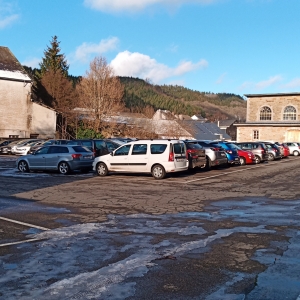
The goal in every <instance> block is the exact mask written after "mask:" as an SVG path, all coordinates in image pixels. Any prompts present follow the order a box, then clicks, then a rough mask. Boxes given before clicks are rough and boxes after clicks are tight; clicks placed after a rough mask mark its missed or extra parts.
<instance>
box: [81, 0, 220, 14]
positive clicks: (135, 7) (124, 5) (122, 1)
mask: <svg viewBox="0 0 300 300" xmlns="http://www.w3.org/2000/svg"><path fill="white" fill-rule="evenodd" d="M216 1H218V0H84V4H85V5H86V6H88V7H90V8H92V9H96V10H100V11H105V12H121V11H130V12H137V11H141V10H143V9H145V8H147V7H150V6H154V5H160V4H161V5H165V6H167V7H179V6H180V5H183V4H188V3H195V4H210V3H213V2H216Z"/></svg>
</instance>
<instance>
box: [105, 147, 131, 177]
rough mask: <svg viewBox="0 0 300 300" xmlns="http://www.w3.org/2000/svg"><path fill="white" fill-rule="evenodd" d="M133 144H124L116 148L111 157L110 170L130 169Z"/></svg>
mask: <svg viewBox="0 0 300 300" xmlns="http://www.w3.org/2000/svg"><path fill="white" fill-rule="evenodd" d="M131 146H132V145H130V144H127V145H124V146H122V147H120V148H118V149H117V150H115V151H114V152H113V153H112V155H111V157H110V158H109V164H110V168H109V169H110V170H112V171H126V172H127V171H128V156H129V151H130V148H131Z"/></svg>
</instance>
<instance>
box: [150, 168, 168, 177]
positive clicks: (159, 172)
mask: <svg viewBox="0 0 300 300" xmlns="http://www.w3.org/2000/svg"><path fill="white" fill-rule="evenodd" d="M151 174H152V176H153V177H154V178H155V179H158V180H159V179H164V178H165V177H166V171H165V169H164V167H163V166H161V165H154V166H153V167H152V170H151Z"/></svg>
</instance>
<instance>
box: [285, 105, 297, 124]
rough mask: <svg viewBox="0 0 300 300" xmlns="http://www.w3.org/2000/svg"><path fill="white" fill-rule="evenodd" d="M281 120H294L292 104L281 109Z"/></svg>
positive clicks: (294, 114) (294, 110) (294, 109)
mask: <svg viewBox="0 0 300 300" xmlns="http://www.w3.org/2000/svg"><path fill="white" fill-rule="evenodd" d="M283 120H285V121H287V120H291V121H293V120H296V108H295V107H294V106H287V107H286V108H285V109H284V111H283Z"/></svg>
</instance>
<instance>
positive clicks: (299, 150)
mask: <svg viewBox="0 0 300 300" xmlns="http://www.w3.org/2000/svg"><path fill="white" fill-rule="evenodd" d="M286 144H287V146H288V147H289V150H290V155H294V156H299V154H300V145H299V143H296V142H292V143H291V142H287V143H286Z"/></svg>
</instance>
